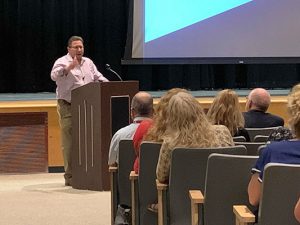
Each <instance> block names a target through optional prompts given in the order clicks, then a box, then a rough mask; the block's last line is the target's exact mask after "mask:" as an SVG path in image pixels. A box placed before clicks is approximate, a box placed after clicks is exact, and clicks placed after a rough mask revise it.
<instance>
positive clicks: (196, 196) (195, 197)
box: [189, 190, 204, 225]
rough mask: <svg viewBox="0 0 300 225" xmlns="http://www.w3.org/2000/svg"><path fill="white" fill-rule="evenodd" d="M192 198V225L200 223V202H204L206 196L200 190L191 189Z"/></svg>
mask: <svg viewBox="0 0 300 225" xmlns="http://www.w3.org/2000/svg"><path fill="white" fill-rule="evenodd" d="M189 196H190V199H191V219H192V220H191V221H192V225H198V224H199V204H203V203H204V197H203V194H202V192H201V191H200V190H189Z"/></svg>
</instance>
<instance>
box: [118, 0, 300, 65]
mask: <svg viewBox="0 0 300 225" xmlns="http://www.w3.org/2000/svg"><path fill="white" fill-rule="evenodd" d="M132 1H133V10H132V12H133V14H132V15H131V16H132V17H131V19H132V23H131V24H132V28H129V29H128V31H129V32H128V40H130V41H128V42H127V48H126V49H127V50H129V51H130V52H126V54H125V57H124V60H123V61H124V62H125V63H126V61H127V62H129V61H132V60H133V61H134V60H137V61H139V62H143V63H147V62H150V63H151V62H152V63H153V62H154V63H155V62H156V63H172V62H174V63H266V62H268V63H299V62H300V13H299V9H300V0H185V1H182V0H132ZM128 45H130V46H128Z"/></svg>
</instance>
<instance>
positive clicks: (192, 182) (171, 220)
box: [157, 146, 246, 225]
mask: <svg viewBox="0 0 300 225" xmlns="http://www.w3.org/2000/svg"><path fill="white" fill-rule="evenodd" d="M212 153H223V154H234V155H246V148H245V147H244V146H232V147H223V148H175V149H174V150H173V152H172V159H171V167H170V176H169V183H168V185H166V184H161V183H159V182H157V192H158V219H159V225H163V224H164V225H167V224H168V225H190V224H191V218H190V212H191V211H190V210H191V205H190V200H189V196H188V192H189V190H192V189H200V190H203V189H204V184H205V175H206V165H207V160H208V156H209V155H210V154H212ZM167 191H168V194H167ZM166 209H168V210H166Z"/></svg>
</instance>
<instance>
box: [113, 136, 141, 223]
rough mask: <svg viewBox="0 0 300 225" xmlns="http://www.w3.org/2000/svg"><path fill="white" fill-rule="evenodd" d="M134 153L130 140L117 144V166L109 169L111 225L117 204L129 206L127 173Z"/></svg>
mask: <svg viewBox="0 0 300 225" xmlns="http://www.w3.org/2000/svg"><path fill="white" fill-rule="evenodd" d="M134 160H135V152H134V148H133V142H132V140H131V139H123V140H121V141H120V143H119V164H118V166H117V167H111V166H110V167H109V172H110V183H111V212H112V213H111V214H112V218H111V219H112V221H111V222H112V225H113V224H114V219H115V216H116V210H117V207H118V205H119V204H122V205H127V206H131V197H130V196H131V190H130V181H129V173H130V171H131V170H132V168H133V163H134Z"/></svg>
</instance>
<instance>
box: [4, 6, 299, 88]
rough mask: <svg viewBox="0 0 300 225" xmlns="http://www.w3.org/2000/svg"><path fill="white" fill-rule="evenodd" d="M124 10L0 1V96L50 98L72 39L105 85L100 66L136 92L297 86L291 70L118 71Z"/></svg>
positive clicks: (200, 67)
mask: <svg viewBox="0 0 300 225" xmlns="http://www.w3.org/2000/svg"><path fill="white" fill-rule="evenodd" d="M128 10H129V1H128V0H85V1H82V0H73V1H71V0H46V1H44V0H30V1H24V0H2V1H1V2H0V30H1V35H0V37H1V50H2V51H1V53H2V60H0V61H1V63H0V80H1V82H0V92H2V93H5V92H16V93H22V92H44V91H45V92H49V91H50V92H54V91H55V83H54V82H53V81H52V80H51V79H50V70H51V68H52V65H53V63H54V61H55V60H56V59H57V58H58V57H60V56H62V55H64V54H65V53H66V46H67V39H68V38H69V37H70V36H72V35H80V36H82V37H83V38H84V40H85V55H86V56H87V57H90V58H91V59H92V60H93V61H94V62H95V64H96V65H97V67H98V69H99V70H100V71H101V72H102V73H103V74H104V75H105V76H106V77H108V79H110V80H117V78H116V77H115V76H114V75H113V74H110V73H109V72H108V71H105V67H104V65H105V64H106V63H109V64H110V65H111V67H112V68H113V69H115V70H116V71H117V72H118V73H120V74H121V75H122V77H123V78H124V80H139V81H140V89H142V90H166V89H169V88H172V87H184V88H187V89H190V90H199V89H219V88H252V87H257V86H261V87H266V88H289V87H291V86H292V85H293V84H295V83H297V82H298V81H299V66H298V65H296V64H281V65H130V66H129V65H127V66H121V62H120V61H121V58H122V56H123V54H124V49H125V42H126V35H127V34H126V32H127V20H128Z"/></svg>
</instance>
